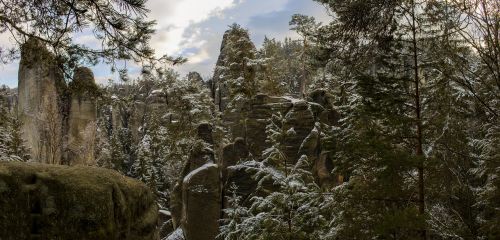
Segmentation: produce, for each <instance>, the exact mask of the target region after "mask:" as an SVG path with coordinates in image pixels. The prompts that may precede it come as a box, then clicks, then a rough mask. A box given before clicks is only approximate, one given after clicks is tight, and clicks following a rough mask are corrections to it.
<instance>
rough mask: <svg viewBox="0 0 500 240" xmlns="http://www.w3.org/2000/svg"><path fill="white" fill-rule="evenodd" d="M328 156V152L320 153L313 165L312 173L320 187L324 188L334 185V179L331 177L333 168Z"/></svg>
mask: <svg viewBox="0 0 500 240" xmlns="http://www.w3.org/2000/svg"><path fill="white" fill-rule="evenodd" d="M330 154H331V153H330V152H322V153H321V154H320V156H319V159H318V160H317V161H316V162H315V164H314V169H313V172H314V173H315V174H314V175H315V176H316V178H317V181H318V182H319V184H320V186H325V187H326V186H332V185H333V184H335V180H336V179H335V178H334V176H333V175H332V170H333V167H334V166H333V162H332V159H331V158H330Z"/></svg>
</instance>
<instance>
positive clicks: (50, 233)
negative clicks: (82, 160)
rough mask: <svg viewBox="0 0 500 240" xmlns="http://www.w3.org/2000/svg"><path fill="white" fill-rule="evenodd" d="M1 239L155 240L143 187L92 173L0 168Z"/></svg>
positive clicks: (152, 207)
mask: <svg viewBox="0 0 500 240" xmlns="http://www.w3.org/2000/svg"><path fill="white" fill-rule="evenodd" d="M0 196H1V198H0V212H1V214H0V239H4V240H8V239H16V240H22V239H157V233H156V223H157V218H158V209H157V205H156V204H155V199H154V195H153V193H152V192H151V191H150V190H149V189H148V188H147V187H146V186H145V185H143V184H142V183H140V182H138V181H136V180H133V179H130V178H127V177H124V176H122V175H120V174H119V173H117V172H113V171H110V170H105V169H100V168H92V167H66V166H54V165H44V164H34V163H33V164H31V163H30V164H27V163H11V162H1V163H0Z"/></svg>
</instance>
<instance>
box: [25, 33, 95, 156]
mask: <svg viewBox="0 0 500 240" xmlns="http://www.w3.org/2000/svg"><path fill="white" fill-rule="evenodd" d="M97 93H98V90H97V86H96V85H95V82H94V76H93V74H92V71H91V70H90V69H88V68H81V67H80V68H77V69H76V70H75V72H74V79H73V81H72V82H71V83H70V85H69V87H68V86H67V85H66V82H65V81H64V77H63V73H62V70H61V68H60V67H59V66H58V61H57V59H56V58H55V57H54V55H53V54H52V53H50V52H49V51H48V50H47V48H46V47H45V46H44V45H43V44H42V43H41V42H39V41H37V40H34V39H30V40H28V41H27V42H26V43H25V44H23V46H22V48H21V62H20V64H19V83H18V104H17V108H18V116H19V119H20V120H21V122H22V123H23V126H22V136H23V139H24V140H25V141H26V145H27V147H28V148H29V149H30V155H31V157H32V160H33V161H35V162H40V163H49V164H63V163H64V164H86V165H91V164H93V161H94V160H93V159H94V156H93V152H94V138H95V132H96V131H95V122H96V104H95V98H96V96H97Z"/></svg>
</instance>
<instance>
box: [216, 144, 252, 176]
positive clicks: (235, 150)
mask: <svg viewBox="0 0 500 240" xmlns="http://www.w3.org/2000/svg"><path fill="white" fill-rule="evenodd" d="M248 154H249V152H248V148H247V145H246V143H245V140H243V138H237V139H236V141H235V142H234V143H231V144H228V145H226V146H225V147H224V148H223V149H222V156H221V161H220V165H221V173H222V181H223V182H225V180H226V179H227V168H228V167H230V166H234V165H236V164H238V163H239V162H240V161H242V160H245V159H246V158H248Z"/></svg>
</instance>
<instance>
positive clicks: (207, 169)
mask: <svg viewBox="0 0 500 240" xmlns="http://www.w3.org/2000/svg"><path fill="white" fill-rule="evenodd" d="M198 137H199V139H200V140H203V141H204V142H205V144H208V145H211V144H213V138H212V127H211V126H210V125H209V124H201V125H200V126H199V127H198ZM214 161H215V158H214V153H213V152H212V150H211V149H210V148H203V147H201V148H195V149H194V150H193V151H192V152H191V153H190V157H189V159H188V161H187V162H186V163H185V165H184V169H183V171H182V174H181V179H180V180H179V182H178V183H177V184H176V185H175V187H174V189H173V191H172V195H171V201H170V209H171V212H172V222H173V225H174V228H177V230H175V231H174V232H173V233H172V234H171V235H170V236H169V238H167V239H181V238H180V236H181V235H182V236H183V237H185V238H186V239H188V240H212V239H215V237H216V236H217V234H218V229H219V219H220V213H221V181H220V173H219V166H218V165H217V164H215V162H214Z"/></svg>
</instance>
